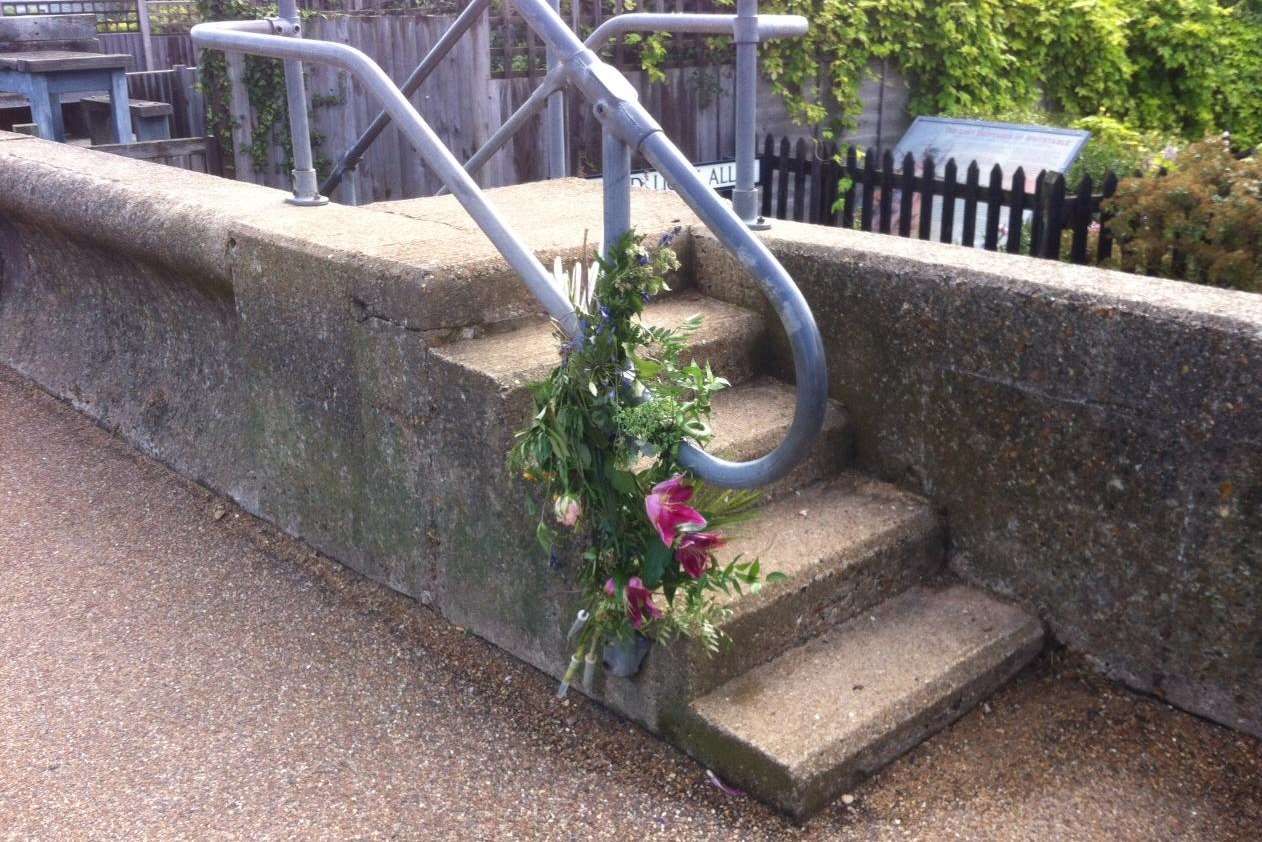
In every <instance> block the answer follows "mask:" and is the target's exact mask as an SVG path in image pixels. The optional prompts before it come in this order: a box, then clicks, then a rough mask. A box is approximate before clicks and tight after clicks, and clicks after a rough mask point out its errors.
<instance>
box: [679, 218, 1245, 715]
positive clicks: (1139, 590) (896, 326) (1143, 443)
mask: <svg viewBox="0 0 1262 842" xmlns="http://www.w3.org/2000/svg"><path fill="white" fill-rule="evenodd" d="M769 245H771V247H772V249H773V250H774V251H775V252H777V254H778V255H779V256H780V257H781V259H782V260H783V261H784V262H785V265H786V267H787V268H788V270H789V271H790V273H791V274H792V275H793V276H794V278H795V279H796V280H797V282H798V284H799V285H800V286H801V287H802V290H803V292H804V293H805V295H806V297H807V299H808V300H809V301H810V303H811V307H812V309H813V310H814V312H815V315H816V318H817V320H818V322H819V325H820V327H821V329H822V332H823V334H824V343H825V347H826V349H827V352H828V361H829V380H830V384H831V388H830V391H831V393H832V395H833V397H835V398H837V399H839V400H841V402H842V403H843V404H844V405H845V406H846V409H847V411H848V412H849V413H850V416H851V418H852V420H853V422H854V424H855V431H856V444H857V448H858V455H859V459H860V462H861V464H862V465H863V466H864V467H866V468H867V469H869V470H870V471H872V472H874V473H876V474H878V475H880V476H883V477H884V478H886V479H890V480H893V481H895V482H898V483H900V484H901V485H903V486H905V487H907V488H910V489H913V490H915V491H918V492H920V493H923V494H925V495H926V496H928V497H929V498H930V499H931V500H932V501H933V502H934V503H935V504H936V505H937V506H938V507H939V508H940V510H941V511H942V512H943V514H944V515H945V517H946V520H947V527H948V532H949V537H950V549H949V552H950V560H951V566H952V568H953V569H954V570H955V571H956V572H958V573H959V574H960V575H962V576H964V577H965V578H966V579H968V580H970V581H972V582H974V583H977V584H980V585H982V586H985V587H987V588H990V589H992V590H994V591H998V592H1000V593H1003V594H1007V595H1010V596H1012V597H1015V598H1017V599H1019V600H1022V601H1024V602H1026V603H1027V604H1029V605H1030V606H1032V607H1033V608H1034V609H1036V610H1037V611H1038V613H1039V614H1040V615H1041V616H1042V617H1043V618H1044V619H1045V620H1046V621H1048V623H1049V624H1050V626H1051V629H1052V630H1053V632H1054V633H1055V634H1056V636H1057V637H1058V638H1059V639H1060V640H1061V641H1063V642H1064V643H1066V644H1068V645H1069V646H1070V647H1072V648H1074V649H1077V650H1079V651H1082V652H1085V653H1087V654H1089V655H1090V656H1092V657H1093V658H1094V659H1095V661H1096V662H1097V663H1098V664H1099V665H1100V666H1101V668H1102V669H1103V670H1104V671H1105V672H1107V673H1108V674H1109V675H1111V676H1113V677H1115V678H1117V679H1119V680H1121V681H1123V682H1125V683H1126V684H1128V685H1130V686H1132V687H1135V688H1138V689H1140V690H1144V691H1148V692H1152V693H1156V694H1158V695H1160V696H1162V697H1164V698H1166V699H1168V700H1169V701H1170V702H1172V703H1173V704H1176V705H1179V706H1180V707H1184V708H1186V709H1188V710H1191V711H1195V712H1197V713H1200V714H1202V715H1204V716H1207V717H1210V718H1212V719H1215V720H1217V721H1219V722H1223V723H1225V724H1228V725H1232V726H1233V727H1237V728H1242V729H1245V730H1248V731H1251V732H1253V733H1255V734H1259V733H1262V296H1258V295H1253V294H1249V293H1242V292H1230V291H1226V290H1216V289H1210V288H1207V287H1200V286H1194V285H1191V284H1185V283H1180V282H1173V281H1162V280H1156V279H1150V278H1142V277H1137V276H1133V275H1125V274H1121V273H1117V272H1109V271H1104V270H1099V269H1094V268H1087V267H1077V266H1070V265H1065V264H1058V263H1052V262H1048V261H1039V260H1034V259H1033V258H1026V257H1013V256H1007V255H999V254H991V253H986V252H981V251H976V250H972V249H964V248H962V247H958V246H941V245H936V244H930V243H921V242H918V241H913V240H902V239H899V238H896V237H889V236H881V235H876V234H865V233H861V232H851V231H842V230H838V229H833V228H822V227H817V226H808V225H802V224H797V223H781V222H777V223H776V224H775V227H774V228H773V229H772V231H771V232H770V236H769ZM696 250H697V255H698V256H697V260H698V268H697V271H698V275H699V277H700V279H701V282H702V285H703V286H704V287H706V288H707V289H708V290H709V291H710V292H711V293H712V294H714V295H717V296H719V297H722V298H726V299H728V300H731V301H734V302H736V303H744V304H747V305H749V306H755V307H759V306H762V305H761V304H760V301H759V297H758V296H757V294H755V293H753V292H752V291H751V290H750V289H749V287H748V285H747V284H746V283H745V282H744V280H743V279H742V278H741V277H740V275H739V273H737V272H736V271H735V270H734V267H733V265H732V263H731V261H730V259H729V258H728V257H727V255H726V254H725V253H723V252H721V251H720V250H719V249H718V248H717V244H715V243H714V242H713V241H711V240H709V239H708V238H702V239H701V240H700V241H699V242H698V244H697V247H696ZM782 353H783V352H782Z"/></svg>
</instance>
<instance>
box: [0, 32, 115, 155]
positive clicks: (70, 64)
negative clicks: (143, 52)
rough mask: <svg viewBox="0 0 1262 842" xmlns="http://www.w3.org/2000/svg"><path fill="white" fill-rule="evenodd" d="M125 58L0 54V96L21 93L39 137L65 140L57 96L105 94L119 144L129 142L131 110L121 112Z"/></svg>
mask: <svg viewBox="0 0 1262 842" xmlns="http://www.w3.org/2000/svg"><path fill="white" fill-rule="evenodd" d="M130 65H131V56H129V55H127V54H126V53H87V52H80V51H78V50H47V51H42V52H28V53H0V91H12V92H14V93H19V94H22V95H23V96H25V97H26V99H27V101H28V102H30V104H31V119H32V120H33V121H34V123H35V125H37V126H39V136H40V137H42V138H46V139H48V140H60V141H64V140H65V139H66V129H65V126H63V125H62V122H61V95H62V94H65V93H74V92H95V91H109V92H110V102H111V104H112V105H113V109H114V125H115V126H116V127H117V129H118V132H117V135H118V136H117V140H118V142H119V143H130V142H131V111H130V110H129V109H128V107H127V68H128V67H129V66H130Z"/></svg>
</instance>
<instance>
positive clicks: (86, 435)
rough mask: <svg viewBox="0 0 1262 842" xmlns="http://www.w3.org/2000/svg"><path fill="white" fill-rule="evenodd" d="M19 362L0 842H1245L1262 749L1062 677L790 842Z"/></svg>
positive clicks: (1, 446)
mask: <svg viewBox="0 0 1262 842" xmlns="http://www.w3.org/2000/svg"><path fill="white" fill-rule="evenodd" d="M552 691H553V686H552V684H551V682H549V681H547V680H545V679H544V678H543V677H542V676H541V675H539V674H538V673H536V672H534V671H533V670H531V669H530V668H528V667H524V666H522V665H520V664H518V663H516V662H514V661H513V660H512V659H511V658H509V657H507V656H506V655H504V654H503V653H502V652H499V651H498V650H495V649H492V648H491V647H489V646H487V645H485V644H483V643H481V642H480V641H478V640H477V639H475V638H473V637H471V636H468V635H466V634H464V633H463V632H461V631H460V630H459V629H455V628H453V627H451V626H449V625H448V624H446V623H445V622H443V621H442V620H441V619H439V618H437V617H435V616H434V615H432V614H430V613H429V612H428V611H425V610H422V609H418V608H417V607H415V605H414V604H413V603H411V602H410V601H409V600H406V599H404V598H402V597H399V596H397V595H394V594H391V593H388V592H386V591H384V590H383V589H381V588H379V587H377V586H375V585H372V584H370V583H367V582H365V581H363V580H362V579H360V578H359V577H358V576H356V575H354V574H351V573H348V572H347V571H345V570H343V569H341V568H340V567H338V566H337V565H336V564H333V563H331V562H329V561H327V560H325V559H321V558H319V557H317V556H315V555H314V554H312V553H311V552H310V551H308V550H306V549H305V548H304V547H302V546H301V545H300V544H298V543H297V542H294V541H291V540H289V539H287V538H285V537H283V536H280V535H279V534H278V533H276V532H275V531H273V530H271V529H270V528H268V527H266V526H264V525H262V524H260V523H258V522H257V521H254V520H253V519H252V518H249V517H248V516H245V515H241V514H239V513H238V512H237V511H236V509H235V508H233V507H232V506H231V505H225V504H224V503H223V502H222V501H220V500H219V499H218V498H215V497H213V496H212V495H210V494H209V493H207V492H206V491H204V490H203V489H200V488H198V487H196V486H193V485H191V484H189V483H186V482H184V481H183V480H181V479H180V478H178V477H176V476H175V475H173V474H172V473H171V472H169V471H167V470H166V469H165V468H163V467H161V466H160V465H157V464H156V463H154V462H151V461H149V460H146V459H143V458H140V457H138V456H137V455H136V454H135V453H134V452H133V451H132V450H131V449H130V448H128V447H127V446H125V445H123V444H122V443H120V442H118V441H117V440H115V439H113V438H112V437H111V436H110V435H109V434H107V433H106V432H104V431H102V430H100V429H98V428H96V427H95V426H93V425H92V424H90V423H89V422H88V421H86V420H85V419H84V418H82V417H81V416H79V415H77V414H76V413H74V412H72V411H71V410H69V409H68V408H66V407H65V406H63V405H61V404H59V403H57V402H56V401H54V400H52V399H50V398H48V397H47V396H45V395H43V394H42V393H40V392H37V391H36V390H34V389H33V388H31V387H30V386H28V385H26V384H25V383H23V382H22V381H20V380H19V379H18V378H17V377H15V376H14V375H13V374H12V373H11V372H9V371H8V370H7V369H0V839H3V838H12V839H48V840H62V839H87V838H95V839H105V838H112V839H128V840H134V839H149V838H153V839H159V838H160V839H171V838H190V839H251V840H258V839H284V840H290V839H301V840H315V839H443V840H446V839H459V840H464V839H472V840H482V839H486V840H492V839H494V840H500V839H528V838H529V839H535V838H538V839H562V840H564V839H576V840H578V839H584V840H585V839H603V838H608V839H620V840H629V839H636V840H638V839H670V840H685V839H716V840H718V839H721V840H735V839H740V840H744V839H779V838H803V839H865V840H866V839H969V840H973V839H1003V840H1009V839H1030V840H1041V839H1057V840H1071V839H1108V840H1159V839H1171V840H1174V839H1179V840H1185V839H1224V840H1227V839H1239V840H1247V839H1251V840H1256V839H1257V838H1258V835H1257V834H1258V828H1259V827H1262V746H1260V745H1259V743H1258V741H1256V740H1252V739H1250V738H1245V737H1242V736H1240V735H1237V734H1234V733H1232V732H1230V731H1227V730H1225V729H1222V728H1219V727H1216V726H1213V725H1210V724H1207V723H1205V722H1202V721H1200V720H1197V719H1195V718H1193V717H1191V716H1187V715H1185V714H1182V713H1179V712H1176V711H1173V710H1171V709H1170V708H1168V707H1166V706H1164V705H1162V704H1160V703H1157V702H1155V701H1152V700H1148V699H1143V698H1138V697H1135V696H1132V695H1130V694H1127V693H1125V692H1122V691H1120V690H1118V689H1116V688H1114V687H1112V686H1111V685H1109V684H1108V683H1106V682H1103V681H1100V680H1099V679H1097V678H1095V677H1094V676H1092V675H1091V674H1090V673H1089V672H1087V671H1086V670H1084V669H1083V668H1082V667H1081V666H1080V665H1079V664H1078V663H1077V662H1076V661H1073V660H1065V659H1054V658H1044V659H1042V661H1040V662H1039V663H1038V664H1037V665H1036V666H1035V667H1033V668H1031V669H1029V670H1027V671H1026V672H1025V673H1023V674H1022V676H1021V677H1020V678H1019V679H1018V680H1017V681H1016V682H1015V683H1014V684H1013V685H1012V686H1010V687H1009V688H1008V689H1006V690H1005V691H1004V692H1002V693H1001V694H1000V695H999V696H998V697H996V698H995V699H993V700H992V701H991V703H990V705H989V706H988V708H987V709H986V710H984V711H975V712H974V713H973V714H971V715H969V716H967V717H965V718H964V719H963V720H962V721H961V722H960V723H958V724H957V725H956V726H955V727H954V728H952V729H950V730H949V731H948V732H947V733H945V734H943V735H941V736H939V737H938V738H936V739H934V740H932V741H931V742H930V743H929V744H927V745H926V746H923V747H921V748H920V749H918V750H917V751H914V752H913V753H911V754H910V755H909V756H907V757H905V758H903V759H902V760H901V761H899V762H898V763H896V764H895V765H894V766H893V767H891V768H890V769H889V770H887V771H886V773H885V774H884V775H882V776H881V777H880V778H879V779H878V780H877V781H876V782H875V783H872V784H869V785H867V786H865V787H862V788H860V789H859V790H858V791H856V792H855V793H854V799H853V803H852V804H851V805H850V806H846V805H843V804H840V803H838V804H837V805H835V806H834V807H833V808H832V809H831V810H829V811H827V812H826V813H825V814H824V815H822V816H820V817H818V818H817V819H815V820H814V821H812V822H811V823H810V824H808V825H807V826H805V827H803V828H797V827H794V826H793V825H791V824H789V823H787V822H785V821H783V820H781V819H780V818H779V817H777V816H775V815H774V814H772V813H770V812H768V811H767V810H765V809H764V808H762V807H761V806H759V805H758V804H757V803H754V802H751V801H749V800H747V799H744V798H731V797H728V796H726V795H723V794H722V793H721V792H720V791H719V790H717V789H715V788H714V787H712V786H711V785H709V784H708V783H707V782H706V780H705V778H704V774H703V771H702V770H701V769H699V768H698V767H697V766H696V765H695V764H693V763H692V762H691V761H689V760H688V759H687V758H685V757H683V756H681V755H679V754H678V753H677V752H675V751H673V750H672V749H670V748H669V747H667V746H666V745H664V744H663V743H661V742H659V741H657V740H656V739H654V738H652V737H650V736H648V735H646V734H645V733H643V732H642V731H640V730H639V729H637V728H635V727H634V726H631V725H629V724H627V723H626V722H623V721H621V720H619V719H617V718H615V717H613V716H611V715H609V714H607V713H606V712H604V711H603V710H601V709H599V708H596V707H594V706H592V705H590V704H587V703H586V702H584V701H581V700H575V701H572V702H569V703H567V704H559V703H557V702H556V701H554V699H553V698H552Z"/></svg>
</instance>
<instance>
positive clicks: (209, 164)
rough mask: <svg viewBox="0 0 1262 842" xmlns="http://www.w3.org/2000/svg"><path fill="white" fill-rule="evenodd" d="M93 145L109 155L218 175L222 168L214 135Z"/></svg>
mask: <svg viewBox="0 0 1262 842" xmlns="http://www.w3.org/2000/svg"><path fill="white" fill-rule="evenodd" d="M92 148H93V149H95V150H96V151H98V152H108V153H110V154H111V155H122V156H123V157H125V158H134V159H135V160H138V161H149V162H151V163H154V164H166V165H168V166H172V167H179V168H180V169H185V170H193V171H194V172H204V173H209V174H211V175H220V174H221V173H222V171H223V163H222V161H221V160H220V157H219V143H218V141H216V140H215V139H214V138H213V137H176V138H171V139H170V140H145V141H141V142H140V143H106V144H101V145H99V146H93V147H92Z"/></svg>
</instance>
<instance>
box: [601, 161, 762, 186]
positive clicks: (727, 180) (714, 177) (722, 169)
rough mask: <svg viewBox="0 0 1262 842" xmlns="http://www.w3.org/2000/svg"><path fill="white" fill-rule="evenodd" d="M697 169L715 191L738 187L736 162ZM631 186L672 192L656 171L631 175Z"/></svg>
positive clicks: (702, 166)
mask: <svg viewBox="0 0 1262 842" xmlns="http://www.w3.org/2000/svg"><path fill="white" fill-rule="evenodd" d="M759 164H760V162H759V161H757V160H755V161H754V182H755V183H757V182H758V172H759ZM695 169H696V170H697V175H699V176H701V180H702V181H704V182H705V183H706V184H708V185H709V186H710V187H712V188H714V189H715V190H730V189H731V188H733V187H735V186H736V162H735V161H714V162H713V163H709V164H697V165H695ZM595 178H600V176H595ZM631 186H632V187H640V188H644V189H647V190H656V191H658V192H667V191H669V190H670V185H668V184H667V183H666V179H665V178H662V175H661V173H659V172H657V171H656V170H636V171H635V172H633V173H631Z"/></svg>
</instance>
